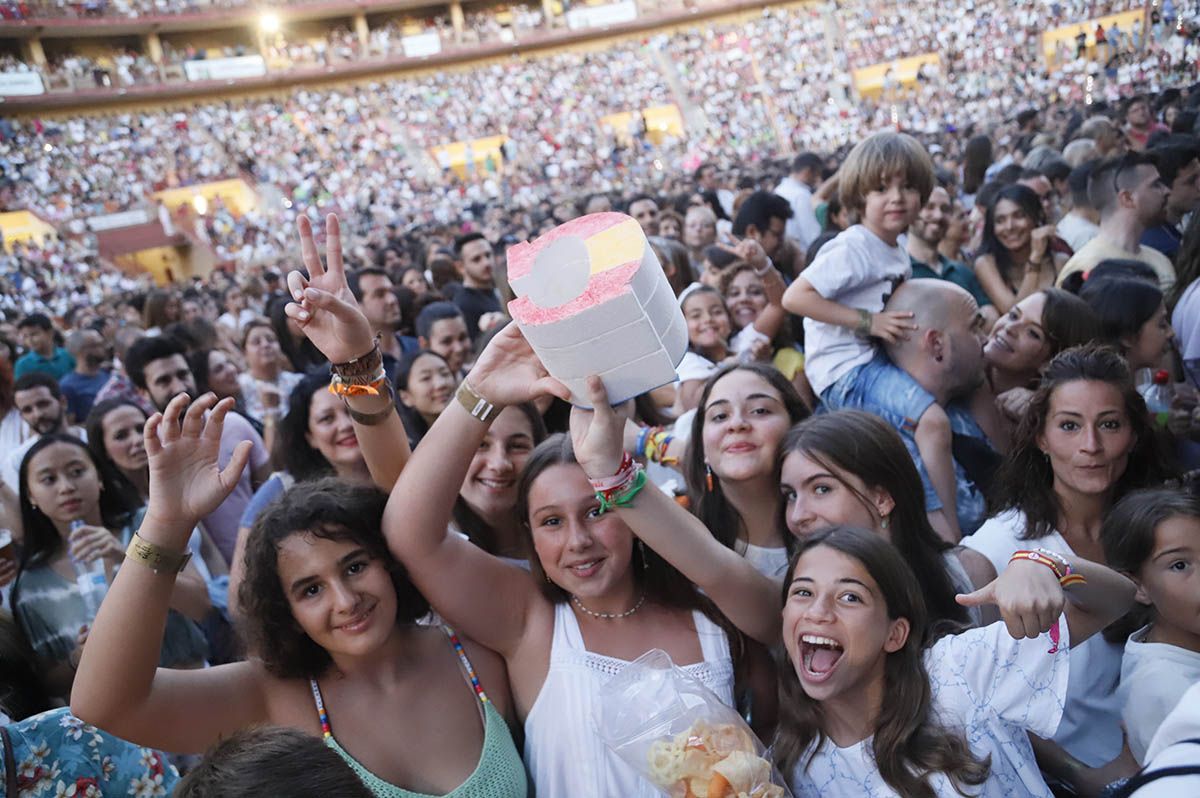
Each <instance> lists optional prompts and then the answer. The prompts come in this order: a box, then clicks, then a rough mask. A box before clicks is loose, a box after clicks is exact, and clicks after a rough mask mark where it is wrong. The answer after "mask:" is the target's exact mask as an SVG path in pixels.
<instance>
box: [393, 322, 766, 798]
mask: <svg viewBox="0 0 1200 798" xmlns="http://www.w3.org/2000/svg"><path fill="white" fill-rule="evenodd" d="M460 390H462V391H463V392H464V393H463V394H461V396H462V397H464V398H461V399H460V400H459V401H453V402H451V404H450V406H449V407H447V408H446V409H445V410H444V411H443V412H442V413H441V415H440V416H439V417H438V418H437V420H436V421H435V422H434V424H433V426H432V428H431V429H430V430H429V432H428V433H426V435H425V438H424V439H423V440H422V443H421V446H419V447H418V448H417V449H416V451H415V452H414V453H413V459H412V461H411V463H410V464H409V465H408V467H406V468H405V469H404V472H403V474H402V475H401V478H400V480H399V482H398V483H397V484H396V487H395V489H394V490H393V491H392V496H391V499H390V500H389V502H388V508H387V511H386V513H385V516H384V524H383V527H384V532H385V534H386V535H387V538H388V544H389V547H390V548H391V550H392V552H393V553H394V554H395V555H396V557H397V558H398V559H399V560H400V561H401V562H403V564H404V565H405V567H406V569H407V570H408V573H409V574H410V576H411V578H412V580H413V582H414V584H416V585H417V586H418V587H419V589H420V590H422V591H424V592H425V595H427V597H428V598H429V600H430V603H431V604H432V605H433V608H434V609H435V610H436V611H437V612H438V614H439V615H440V616H441V617H443V618H444V619H446V621H447V622H449V623H451V624H452V625H453V626H454V627H455V628H457V629H459V630H460V631H461V632H463V633H465V634H466V635H468V636H471V637H472V638H473V639H478V641H479V642H480V643H481V644H482V645H485V646H487V647H488V648H490V649H492V650H493V651H496V652H498V653H499V654H500V655H501V656H502V657H503V658H504V660H505V663H506V664H507V667H508V673H509V681H510V683H511V685H512V690H513V696H514V698H515V701H516V707H517V713H518V717H519V718H520V719H521V721H522V722H523V723H524V727H525V761H526V764H527V766H528V768H529V771H530V774H531V776H532V781H533V784H534V787H535V791H536V792H537V794H539V795H546V796H560V795H562V796H566V795H597V796H601V795H603V796H609V795H612V796H616V795H620V796H641V795H645V796H652V795H657V794H658V793H657V791H656V788H654V787H653V786H652V785H651V784H650V783H649V782H648V781H646V780H644V779H642V778H641V777H640V776H639V775H638V774H637V773H636V772H634V771H633V770H632V769H631V768H629V767H628V766H627V765H625V764H624V763H623V762H622V761H621V760H620V759H619V758H618V757H617V756H616V755H615V754H612V753H611V752H609V751H607V750H606V749H605V747H604V745H603V743H602V742H601V740H600V738H599V737H598V736H597V735H596V733H595V731H594V725H593V718H592V713H593V707H594V702H595V700H596V696H597V693H598V689H599V686H600V684H601V683H602V682H603V681H604V680H605V679H606V678H608V676H610V675H611V674H612V673H614V672H615V671H616V670H617V669H619V668H620V667H622V666H623V665H624V664H625V663H626V662H629V661H631V660H633V659H636V658H637V657H639V656H641V655H642V654H643V653H645V652H646V651H648V650H650V649H652V648H661V649H664V650H665V651H666V652H667V653H668V654H669V655H670V656H671V658H672V659H673V660H674V661H675V662H676V663H677V664H679V665H681V666H683V667H684V668H685V669H686V670H688V671H690V672H691V673H692V674H693V675H695V676H696V677H697V678H699V679H700V680H701V681H702V682H703V683H704V684H706V685H707V686H708V687H709V688H710V689H711V690H713V692H715V693H716V694H717V695H718V696H720V697H721V698H722V699H723V700H724V701H726V702H728V703H730V704H732V702H733V696H734V695H735V690H734V662H735V661H736V660H737V659H738V658H739V649H740V648H741V646H740V644H739V639H740V638H739V636H738V635H737V633H736V632H732V633H730V632H727V631H726V630H725V628H724V626H723V624H724V623H725V622H724V619H723V618H722V617H721V615H720V614H719V613H718V612H716V611H715V610H714V609H711V604H709V602H708V601H707V600H706V599H705V598H704V597H703V596H702V595H701V594H700V593H699V592H698V591H697V590H696V589H695V587H694V586H693V585H691V584H690V583H689V582H688V581H687V580H686V579H684V578H683V577H682V576H681V575H680V574H679V573H678V572H677V571H675V570H674V569H672V568H670V567H669V566H667V565H666V563H665V562H663V561H662V560H661V559H660V558H658V557H657V556H655V555H654V554H653V553H652V552H650V551H648V550H646V549H645V548H643V547H642V546H638V545H635V543H636V542H635V540H634V538H633V535H632V533H631V531H630V529H629V527H628V526H627V525H626V524H625V523H624V522H623V521H622V519H621V517H620V516H619V515H618V514H617V513H612V512H601V511H600V503H599V501H598V499H597V497H596V491H595V489H594V488H593V487H592V485H591V483H590V482H589V480H588V475H587V474H586V473H585V472H584V470H583V468H581V467H580V466H579V464H577V463H576V462H575V458H574V455H573V454H572V452H571V446H570V443H569V441H567V439H566V438H564V437H562V436H556V437H553V438H550V439H548V440H547V441H546V442H544V443H543V444H541V445H540V446H539V447H538V448H537V449H536V450H535V451H534V452H533V454H532V455H531V456H530V458H529V460H528V461H527V463H526V466H525V471H524V473H523V474H522V477H521V482H520V486H519V488H518V501H517V512H518V515H519V517H520V518H521V519H522V521H523V522H524V523H525V524H527V526H528V529H529V533H528V534H529V535H530V543H531V548H532V549H533V552H534V555H535V556H534V557H532V558H531V561H530V565H531V570H532V575H533V578H532V579H531V578H530V574H528V573H525V572H524V571H522V570H520V569H517V568H513V567H511V566H510V565H508V564H506V563H504V562H503V561H501V560H499V559H498V558H496V557H494V556H492V555H490V554H488V553H487V552H485V551H483V550H482V549H480V548H479V547H477V546H475V545H472V544H471V543H470V542H469V541H467V540H465V539H463V538H462V537H461V536H459V535H454V534H450V533H448V532H447V524H448V522H449V521H450V514H451V509H452V507H453V505H454V502H455V498H456V496H457V495H458V492H459V490H460V487H461V485H462V482H463V477H464V475H465V474H466V472H467V468H468V465H469V463H470V461H471V459H472V457H473V456H474V454H475V452H476V450H477V449H478V448H479V446H480V444H481V443H482V442H483V440H484V437H485V435H486V434H487V431H488V428H489V427H490V426H491V424H492V422H493V420H494V418H495V413H494V412H491V413H486V414H485V413H483V412H472V410H471V408H482V407H487V406H494V407H504V406H511V405H517V404H521V403H523V402H528V401H532V400H533V399H535V398H537V397H538V396H540V395H543V394H546V393H551V394H553V395H555V396H558V397H560V398H562V399H564V400H565V399H567V398H568V396H569V391H568V390H567V389H566V387H565V386H564V385H562V384H561V383H559V382H558V381H557V380H554V379H552V378H551V377H549V376H548V375H547V373H546V370H545V368H544V367H543V366H542V365H541V363H540V362H539V361H538V359H537V357H536V356H535V355H534V354H533V351H532V350H531V349H530V347H529V344H528V343H527V342H526V341H525V339H524V338H523V337H522V336H521V333H520V331H519V330H518V329H517V328H516V326H515V325H509V326H508V327H505V328H504V329H502V330H501V331H500V332H499V333H498V334H497V335H496V336H495V337H494V338H493V339H492V340H491V342H490V343H489V344H488V345H487V347H486V348H485V349H484V351H483V353H482V354H481V355H480V356H479V359H478V360H477V361H476V363H475V365H474V367H473V368H472V369H471V372H470V374H468V376H467V379H466V384H465V386H464V387H463V388H462V389H460ZM644 492H645V493H653V492H655V491H654V490H653V489H650V490H648V491H644ZM738 559H739V560H740V558H738ZM762 692H765V693H769V696H770V697H773V691H772V690H770V686H769V685H765V686H764V689H763V691H762ZM759 695H761V693H760V691H758V690H756V691H755V696H756V698H757V697H759ZM770 714H771V711H770V710H767V709H766V708H765V707H758V706H756V708H755V717H756V719H762V720H764V721H765V720H767V719H768V717H769V715H770ZM764 716H768V717H764Z"/></svg>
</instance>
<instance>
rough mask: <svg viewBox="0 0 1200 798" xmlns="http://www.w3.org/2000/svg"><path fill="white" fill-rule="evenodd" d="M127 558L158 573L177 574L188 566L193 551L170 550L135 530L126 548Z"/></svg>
mask: <svg viewBox="0 0 1200 798" xmlns="http://www.w3.org/2000/svg"><path fill="white" fill-rule="evenodd" d="M125 559H127V560H133V561H134V562H139V563H141V564H142V565H144V566H146V567H147V568H149V569H150V570H151V571H154V573H156V574H161V573H171V574H177V573H179V572H180V571H182V570H183V569H184V568H186V567H187V564H188V562H189V561H190V560H191V559H192V553H191V552H190V551H184V552H183V553H179V552H174V551H168V550H167V549H164V548H163V547H162V546H159V545H158V544H156V543H151V542H150V541H148V540H146V539H145V538H143V537H142V536H141V535H139V534H137V533H136V532H135V533H133V538H132V539H131V540H130V541H129V547H128V548H126V549H125Z"/></svg>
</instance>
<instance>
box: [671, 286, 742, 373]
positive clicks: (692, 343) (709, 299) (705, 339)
mask: <svg viewBox="0 0 1200 798" xmlns="http://www.w3.org/2000/svg"><path fill="white" fill-rule="evenodd" d="M679 307H680V308H681V309H682V310H683V318H684V320H685V321H686V322H687V330H688V346H689V348H691V349H692V350H693V351H695V352H697V353H699V354H701V355H703V356H704V357H707V358H708V359H709V360H713V359H718V360H719V359H723V358H724V357H725V354H726V353H727V349H728V346H729V335H730V333H731V332H732V331H733V329H732V326H731V324H730V321H729V309H728V308H726V307H725V300H724V299H722V298H721V294H720V292H719V291H717V290H716V289H715V288H710V287H709V286H707V285H696V286H693V287H691V288H689V289H688V290H687V291H685V292H684V294H683V299H682V300H681V301H680V303H679Z"/></svg>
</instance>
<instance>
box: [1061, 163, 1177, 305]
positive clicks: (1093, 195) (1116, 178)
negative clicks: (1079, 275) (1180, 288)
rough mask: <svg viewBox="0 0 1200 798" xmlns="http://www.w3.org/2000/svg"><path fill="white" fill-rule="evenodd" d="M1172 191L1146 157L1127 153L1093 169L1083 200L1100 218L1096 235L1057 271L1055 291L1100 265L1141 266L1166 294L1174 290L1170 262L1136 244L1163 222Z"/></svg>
mask: <svg viewBox="0 0 1200 798" xmlns="http://www.w3.org/2000/svg"><path fill="white" fill-rule="evenodd" d="M1170 198H1171V189H1170V187H1169V186H1167V184H1166V183H1164V182H1163V179H1162V176H1161V175H1160V174H1159V172H1158V167H1157V166H1155V165H1154V160H1153V158H1152V157H1151V156H1149V155H1145V154H1140V153H1127V154H1126V155H1123V156H1122V157H1121V158H1120V159H1118V160H1115V161H1109V162H1108V163H1104V164H1101V165H1100V166H1097V167H1096V168H1095V170H1093V172H1092V177H1091V179H1090V180H1089V181H1088V199H1089V200H1091V203H1092V207H1094V208H1095V209H1096V210H1098V211H1099V212H1100V232H1099V233H1097V234H1096V237H1095V238H1093V239H1092V240H1091V241H1089V242H1087V243H1086V244H1085V245H1084V246H1083V248H1082V249H1080V250H1079V251H1078V252H1076V253H1075V254H1074V255H1073V256H1072V257H1071V259H1070V260H1069V261H1067V262H1066V265H1064V266H1063V268H1062V271H1060V272H1059V273H1058V280H1057V285H1059V286H1061V285H1062V284H1063V281H1064V280H1065V279H1066V278H1067V275H1070V274H1074V273H1075V272H1083V273H1084V274H1087V273H1088V272H1089V271H1091V270H1092V268H1093V267H1095V265H1096V264H1097V263H1099V262H1100V261H1102V260H1114V259H1124V260H1140V261H1142V262H1143V263H1145V264H1146V265H1148V266H1149V267H1150V268H1152V269H1154V272H1155V274H1157V275H1158V285H1159V288H1161V289H1162V290H1163V291H1167V290H1169V289H1170V288H1171V286H1172V285H1174V284H1175V267H1174V266H1172V265H1171V261H1170V259H1168V258H1167V256H1166V255H1164V254H1162V253H1161V252H1159V251H1158V250H1157V249H1154V248H1153V247H1147V246H1143V245H1142V244H1141V243H1140V242H1141V240H1142V236H1144V235H1145V234H1146V230H1148V229H1149V228H1151V227H1157V226H1158V225H1160V224H1162V223H1163V222H1164V221H1166V218H1167V201H1168V200H1169V199H1170Z"/></svg>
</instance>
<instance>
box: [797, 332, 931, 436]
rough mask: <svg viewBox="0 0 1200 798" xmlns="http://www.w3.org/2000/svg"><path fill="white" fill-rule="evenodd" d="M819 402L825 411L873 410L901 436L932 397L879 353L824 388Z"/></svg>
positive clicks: (913, 428) (911, 428) (911, 427)
mask: <svg viewBox="0 0 1200 798" xmlns="http://www.w3.org/2000/svg"><path fill="white" fill-rule="evenodd" d="M821 401H822V403H824V405H825V406H826V408H828V409H829V410H865V411H867V412H868V413H874V414H875V415H877V416H880V417H882V418H883V419H884V420H885V421H887V422H888V423H889V424H891V425H892V426H893V427H895V428H896V430H897V431H899V432H900V433H901V436H904V435H905V434H907V435H908V436H910V437H911V436H912V434H913V433H914V432H916V429H917V422H918V421H920V420H921V416H922V415H924V414H925V411H926V410H928V409H929V406H930V405H932V404H933V403H934V398H933V394H931V393H929V391H927V390H925V389H924V388H922V387H921V385H920V384H919V383H918V382H917V381H916V380H914V379H913V378H912V377H911V376H909V374H908V372H907V371H905V370H904V369H901V368H900V367H898V366H896V365H894V364H893V363H892V361H891V360H889V359H888V357H887V355H885V354H883V353H879V354H877V355H875V358H874V359H873V360H871V361H869V362H867V363H864V364H863V365H861V366H858V367H857V368H855V369H853V370H852V371H850V372H848V373H847V374H846V375H844V376H843V377H842V378H841V379H839V380H838V381H837V382H835V383H834V384H833V385H830V386H829V387H828V388H826V389H825V393H823V394H821Z"/></svg>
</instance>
